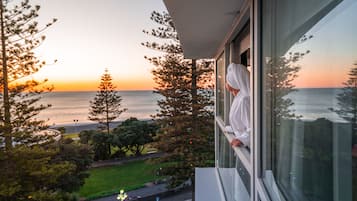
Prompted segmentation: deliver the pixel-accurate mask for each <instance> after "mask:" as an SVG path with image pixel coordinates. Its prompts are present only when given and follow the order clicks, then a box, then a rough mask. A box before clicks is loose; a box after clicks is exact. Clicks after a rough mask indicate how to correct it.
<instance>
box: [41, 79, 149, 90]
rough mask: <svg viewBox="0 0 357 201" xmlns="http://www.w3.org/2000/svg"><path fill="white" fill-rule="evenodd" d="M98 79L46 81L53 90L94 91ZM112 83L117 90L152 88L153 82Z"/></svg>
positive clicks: (130, 81)
mask: <svg viewBox="0 0 357 201" xmlns="http://www.w3.org/2000/svg"><path fill="white" fill-rule="evenodd" d="M99 83H100V81H90V80H88V81H57V82H56V81H54V82H48V85H53V86H54V90H53V91H96V90H97V89H98V86H99ZM113 84H114V85H115V86H116V87H117V90H153V89H154V82H153V81H152V80H150V79H146V80H133V79H131V80H122V81H118V82H115V81H113Z"/></svg>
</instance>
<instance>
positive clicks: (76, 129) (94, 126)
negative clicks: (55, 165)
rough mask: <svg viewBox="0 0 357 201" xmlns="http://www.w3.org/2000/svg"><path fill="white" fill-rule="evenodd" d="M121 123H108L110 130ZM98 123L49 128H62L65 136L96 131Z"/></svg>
mask: <svg viewBox="0 0 357 201" xmlns="http://www.w3.org/2000/svg"><path fill="white" fill-rule="evenodd" d="M139 120H142V121H150V120H149V119H139ZM121 122H122V121H114V122H112V123H110V128H115V127H117V126H118V125H119V124H120V123H121ZM98 126H99V124H98V123H76V124H65V125H56V126H50V128H53V129H56V128H60V127H64V128H65V129H66V132H65V134H70V133H79V132H81V131H84V130H96V129H97V128H98Z"/></svg>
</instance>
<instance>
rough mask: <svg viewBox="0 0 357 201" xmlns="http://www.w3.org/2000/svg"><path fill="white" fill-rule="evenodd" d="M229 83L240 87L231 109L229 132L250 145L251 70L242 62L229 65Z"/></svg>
mask: <svg viewBox="0 0 357 201" xmlns="http://www.w3.org/2000/svg"><path fill="white" fill-rule="evenodd" d="M226 80H227V83H228V84H229V85H230V86H231V87H233V88H235V89H239V90H240V91H239V93H238V95H237V96H235V97H234V99H233V103H232V105H231V109H230V111H229V123H230V126H226V130H227V132H232V133H234V135H235V137H236V138H237V139H238V140H240V141H241V142H242V143H243V144H244V145H245V146H248V147H249V146H250V82H249V71H248V70H247V68H246V67H245V66H243V65H241V64H234V63H232V64H230V65H229V66H228V71H227V76H226Z"/></svg>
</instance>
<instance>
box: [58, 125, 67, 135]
mask: <svg viewBox="0 0 357 201" xmlns="http://www.w3.org/2000/svg"><path fill="white" fill-rule="evenodd" d="M56 130H58V131H59V132H61V134H65V133H66V128H65V127H63V126H62V127H58V128H56Z"/></svg>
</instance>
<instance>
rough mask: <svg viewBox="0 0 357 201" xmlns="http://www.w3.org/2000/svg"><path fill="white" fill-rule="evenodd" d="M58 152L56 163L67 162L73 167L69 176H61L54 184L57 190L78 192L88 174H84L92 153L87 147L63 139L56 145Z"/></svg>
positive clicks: (91, 158) (91, 160) (89, 163)
mask: <svg viewBox="0 0 357 201" xmlns="http://www.w3.org/2000/svg"><path fill="white" fill-rule="evenodd" d="M57 146H58V149H59V152H58V153H57V154H56V156H55V157H54V160H56V161H68V162H70V163H72V164H74V165H75V169H74V171H73V172H71V174H67V175H64V176H62V177H61V178H60V179H59V182H58V183H57V184H56V186H57V188H59V189H62V190H64V191H66V192H75V191H78V190H79V188H80V187H81V186H83V184H84V179H86V178H87V177H88V176H89V174H88V173H87V172H86V171H87V170H88V169H89V167H90V165H91V164H92V162H93V151H92V149H91V147H90V146H89V145H84V144H77V143H74V141H73V140H72V139H70V138H69V139H64V140H62V141H60V142H59V143H58V145H57Z"/></svg>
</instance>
